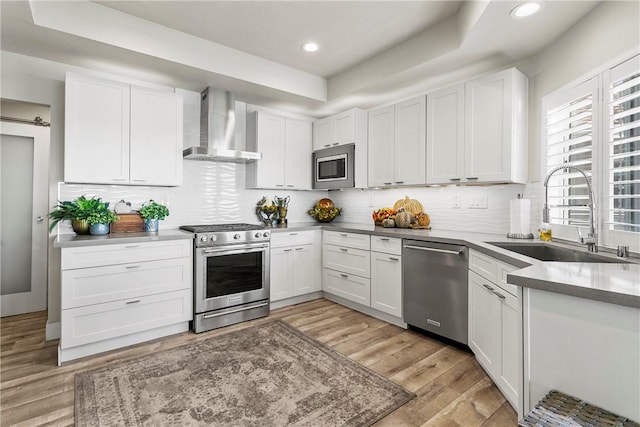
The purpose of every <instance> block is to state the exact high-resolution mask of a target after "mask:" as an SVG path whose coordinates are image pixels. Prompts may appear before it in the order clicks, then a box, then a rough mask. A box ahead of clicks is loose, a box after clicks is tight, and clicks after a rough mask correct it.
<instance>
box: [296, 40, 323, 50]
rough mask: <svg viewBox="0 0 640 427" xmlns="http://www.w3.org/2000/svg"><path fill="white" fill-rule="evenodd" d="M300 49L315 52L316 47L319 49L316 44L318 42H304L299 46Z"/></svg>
mask: <svg viewBox="0 0 640 427" xmlns="http://www.w3.org/2000/svg"><path fill="white" fill-rule="evenodd" d="M300 49H302V50H304V51H305V52H317V51H318V49H320V46H318V43H316V42H306V43H303V44H302V46H300Z"/></svg>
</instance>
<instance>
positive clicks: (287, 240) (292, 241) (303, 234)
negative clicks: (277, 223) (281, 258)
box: [271, 230, 319, 248]
mask: <svg viewBox="0 0 640 427" xmlns="http://www.w3.org/2000/svg"><path fill="white" fill-rule="evenodd" d="M318 232H319V231H313V230H307V231H284V232H277V233H271V247H272V248H281V247H284V246H298V245H310V244H313V240H314V238H313V237H314V233H318Z"/></svg>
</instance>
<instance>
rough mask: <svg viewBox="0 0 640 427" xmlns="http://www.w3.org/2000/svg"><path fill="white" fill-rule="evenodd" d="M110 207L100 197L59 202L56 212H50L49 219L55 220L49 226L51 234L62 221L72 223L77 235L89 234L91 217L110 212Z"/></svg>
mask: <svg viewBox="0 0 640 427" xmlns="http://www.w3.org/2000/svg"><path fill="white" fill-rule="evenodd" d="M108 206H109V203H105V202H103V201H102V199H100V198H99V197H98V198H96V197H92V198H90V199H87V198H86V197H85V196H84V195H82V196H80V197H78V198H77V199H75V200H73V201H64V202H58V204H57V205H56V206H55V208H54V210H53V211H51V212H49V218H51V219H52V220H53V221H52V222H51V225H49V232H51V231H53V229H54V228H55V226H56V225H58V223H59V222H60V221H71V227H72V228H73V231H75V232H76V234H89V233H90V229H89V228H90V224H89V222H88V219H89V216H90V215H91V214H93V213H95V212H101V211H106V210H108ZM111 222H113V221H111Z"/></svg>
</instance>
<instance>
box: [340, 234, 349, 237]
mask: <svg viewBox="0 0 640 427" xmlns="http://www.w3.org/2000/svg"><path fill="white" fill-rule="evenodd" d="M340 235H341V236H342V237H349V235H348V234H347V233H340Z"/></svg>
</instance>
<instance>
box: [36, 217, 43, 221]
mask: <svg viewBox="0 0 640 427" xmlns="http://www.w3.org/2000/svg"><path fill="white" fill-rule="evenodd" d="M42 221H44V218H43V217H41V216H39V217H36V222H42Z"/></svg>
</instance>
